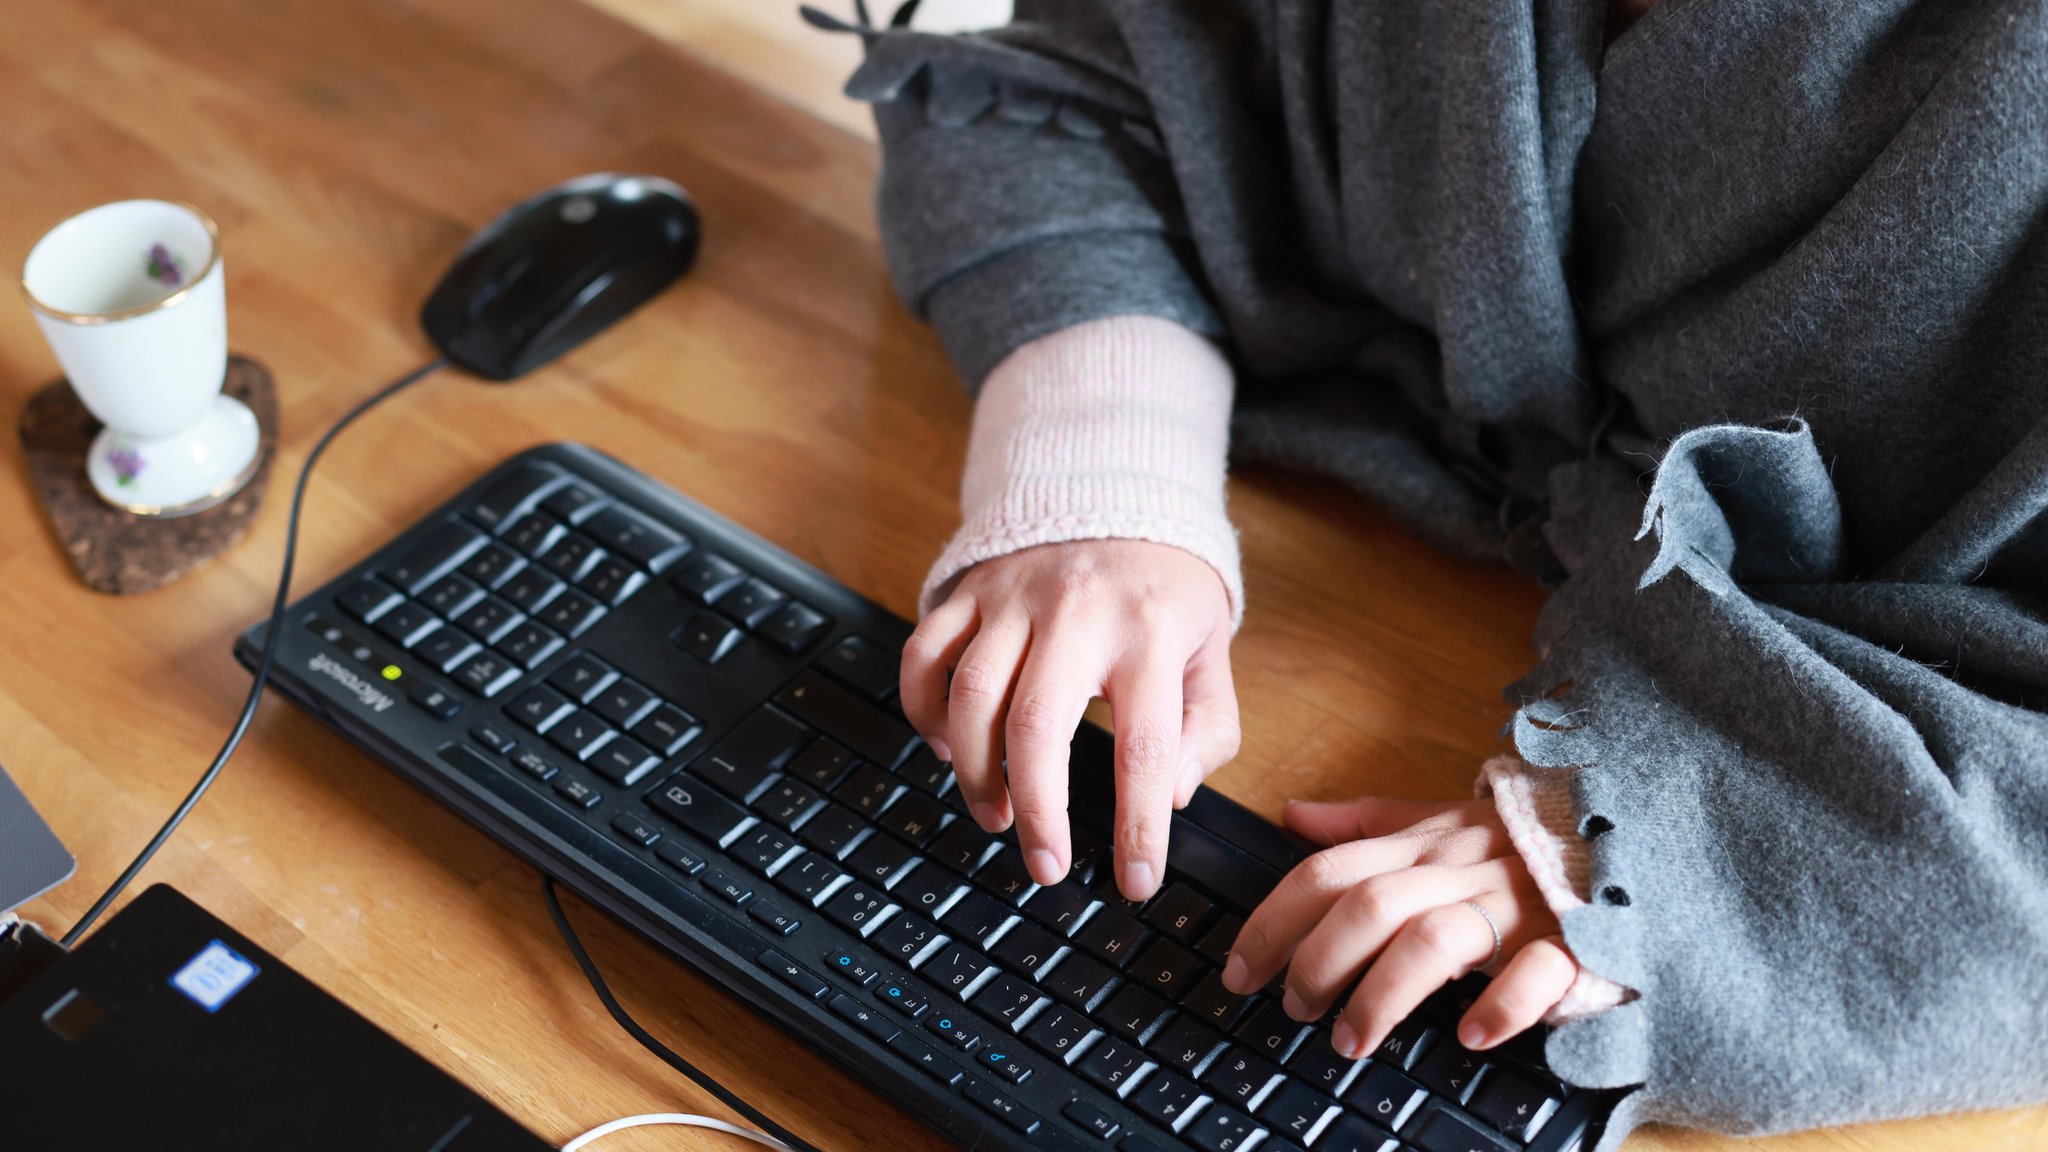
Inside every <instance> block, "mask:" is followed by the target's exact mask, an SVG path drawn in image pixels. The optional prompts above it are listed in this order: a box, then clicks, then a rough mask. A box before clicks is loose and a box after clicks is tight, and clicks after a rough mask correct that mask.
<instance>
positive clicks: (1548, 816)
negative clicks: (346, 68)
mask: <svg viewBox="0 0 2048 1152" xmlns="http://www.w3.org/2000/svg"><path fill="white" fill-rule="evenodd" d="M1475 790H1476V791H1477V792H1478V794H1479V795H1481V796H1485V795H1487V794H1488V793H1491V794H1492V795H1493V803H1494V807H1495V808H1497V809H1499V811H1500V818H1501V822H1502V823H1503V824H1506V825H1507V829H1508V839H1509V840H1510V841H1512V842H1513V843H1514V845H1515V851H1517V852H1519V853H1521V855H1522V860H1523V862H1524V863H1526V864H1527V865H1528V866H1529V875H1530V876H1532V877H1534V878H1535V881H1536V888H1537V890H1538V891H1540V892H1542V893H1543V902H1544V903H1546V904H1548V905H1550V910H1551V911H1552V912H1554V913H1556V914H1557V916H1558V917H1559V918H1560V919H1562V918H1563V917H1564V914H1565V913H1566V912H1569V911H1571V910H1572V909H1574V908H1579V907H1583V906H1584V905H1585V904H1586V903H1588V901H1589V900H1590V899H1591V895H1592V879H1591V872H1592V855H1591V853H1589V852H1588V851H1587V850H1586V843H1585V841H1584V840H1582V839H1581V838H1580V837H1579V834H1578V826H1577V823H1576V821H1575V820H1574V819H1573V813H1572V790H1571V778H1570V774H1569V773H1566V772H1558V771H1552V770H1545V769H1540V768H1535V767H1532V766H1530V765H1528V764H1526V763H1523V762H1522V761H1521V760H1520V759H1518V758H1516V757H1513V756H1496V757H1494V758H1493V759H1491V760H1488V761H1487V762H1486V763H1485V765H1483V766H1482V767H1481V768H1480V770H1479V781H1478V786H1477V788H1476V789H1475ZM1627 999H1629V990H1628V989H1627V988H1624V987H1622V986H1621V985H1619V984H1616V983H1615V982H1614V981H1612V980H1609V979H1607V978H1606V977H1605V976H1595V975H1594V974H1593V973H1591V972H1588V971H1586V970H1585V969H1584V968H1580V969H1579V975H1578V979H1576V980H1573V981H1572V986H1571V987H1570V988H1569V989H1567V990H1566V992H1565V994H1564V999H1562V1000H1559V1001H1558V1002H1557V1006H1556V1007H1554V1008H1552V1009H1551V1010H1550V1013H1549V1015H1547V1016H1545V1017H1544V1018H1543V1019H1544V1021H1545V1022H1546V1023H1549V1024H1562V1023H1564V1022H1565V1021H1567V1020H1580V1019H1583V1018H1585V1017H1587V1016H1593V1015H1597V1014H1599V1013H1601V1012H1605V1011H1606V1010H1608V1009H1609V1008H1612V1007H1614V1006H1615V1005H1617V1004H1620V1003H1622V1002H1623V1001H1624V1000H1627Z"/></svg>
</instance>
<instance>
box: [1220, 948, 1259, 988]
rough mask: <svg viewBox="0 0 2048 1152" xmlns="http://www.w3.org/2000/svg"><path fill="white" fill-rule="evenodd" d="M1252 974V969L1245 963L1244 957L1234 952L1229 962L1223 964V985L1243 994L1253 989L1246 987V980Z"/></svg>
mask: <svg viewBox="0 0 2048 1152" xmlns="http://www.w3.org/2000/svg"><path fill="white" fill-rule="evenodd" d="M1251 974H1252V972H1251V969H1250V968H1249V967H1247V966H1246V965H1245V962H1244V958H1243V957H1241V956H1239V955H1238V954H1237V953H1235V952H1232V953H1231V954H1230V960H1229V962H1227V963H1225V964H1224V965H1223V986H1224V987H1225V988H1228V989H1230V990H1231V991H1232V992H1235V993H1237V994H1238V995H1240V996H1242V995H1244V994H1245V993H1247V992H1249V991H1251V989H1249V988H1247V987H1245V980H1246V978H1247V977H1249V976H1250V975H1251Z"/></svg>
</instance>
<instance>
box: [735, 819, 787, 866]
mask: <svg viewBox="0 0 2048 1152" xmlns="http://www.w3.org/2000/svg"><path fill="white" fill-rule="evenodd" d="M794 847H796V841H794V840H791V839H790V838H789V837H788V836H787V835H785V834H784V833H783V832H782V831H781V830H779V829H776V828H771V827H769V826H768V825H766V824H760V825H756V826H755V827H754V828H752V829H750V830H748V831H746V832H743V833H741V834H740V838H739V839H738V840H735V841H733V843H732V846H731V847H729V848H727V849H726V852H728V853H729V854H731V856H732V858H733V859H735V860H737V861H739V862H740V863H742V864H745V865H746V866H747V867H749V868H752V869H753V870H754V871H756V872H760V873H764V874H765V873H766V872H768V871H769V870H770V869H771V868H774V867H775V862H776V861H778V860H780V859H782V858H783V857H784V856H787V855H789V850H790V849H792V848H794Z"/></svg>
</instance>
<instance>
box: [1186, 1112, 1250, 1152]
mask: <svg viewBox="0 0 2048 1152" xmlns="http://www.w3.org/2000/svg"><path fill="white" fill-rule="evenodd" d="M1261 1131H1262V1129H1261V1128H1260V1127H1259V1126H1258V1125H1257V1124H1256V1123H1254V1122H1253V1121H1252V1118H1251V1117H1249V1116H1247V1115H1245V1114H1244V1113H1242V1112H1239V1111H1236V1110H1235V1109H1231V1108H1225V1107H1223V1106H1222V1105H1220V1104H1219V1105H1217V1106H1216V1107H1214V1108H1211V1109H1209V1110H1208V1111H1206V1112H1203V1113H1202V1114H1201V1115H1200V1116H1197V1117H1195V1122H1194V1123H1193V1124H1190V1125H1188V1130H1187V1131H1186V1132H1184V1133H1182V1135H1183V1136H1184V1137H1186V1139H1187V1142H1188V1143H1190V1144H1193V1145H1194V1146H1195V1147H1197V1148H1200V1149H1201V1150H1202V1152H1238V1150H1239V1149H1241V1148H1244V1147H1245V1146H1246V1145H1248V1144H1250V1143H1251V1142H1252V1137H1253V1136H1255V1135H1257V1134H1258V1133H1259V1132H1261Z"/></svg>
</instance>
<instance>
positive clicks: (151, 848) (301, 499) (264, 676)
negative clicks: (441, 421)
mask: <svg viewBox="0 0 2048 1152" xmlns="http://www.w3.org/2000/svg"><path fill="white" fill-rule="evenodd" d="M447 366H448V358H447V357H445V356H442V357H438V358H436V359H434V360H432V361H429V362H428V363H425V364H422V365H420V366H419V367H418V368H415V369H413V370H412V371H411V372H408V373H406V374H405V375H404V376H402V377H400V378H398V379H397V380H394V381H392V382H391V383H389V384H387V385H385V386H384V387H383V388H381V389H379V390H378V391H377V392H376V393H375V394H373V395H371V396H370V397H369V398H368V399H366V400H364V401H362V402H361V403H359V404H357V405H356V406H355V407H353V408H351V409H349V410H348V411H347V412H346V413H344V414H343V415H342V417H341V419H339V420H336V421H335V422H334V426H333V427H331V428H329V429H328V430H327V431H326V433H325V434H323V435H322V436H321V437H320V439H319V441H318V442H317V443H315V444H314V445H313V450H312V451H311V452H308V453H307V454H306V462H305V463H304V464H302V465H300V467H299V481H298V483H297V485H295V486H294V487H293V489H292V507H291V514H290V516H289V517H288V518H287V519H286V521H285V529H284V562H283V564H281V565H280V566H279V569H278V574H277V595H276V596H275V597H274V598H272V600H271V603H270V625H269V628H268V629H267V630H266V631H265V632H264V634H263V658H262V659H261V660H260V661H258V662H257V665H256V678H255V679H254V680H253V681H252V682H251V683H250V684H249V695H248V698H247V699H245V700H243V701H242V714H241V715H240V716H238V717H236V718H235V726H234V728H233V730H231V731H230V732H229V733H228V738H227V742H226V743H224V744H222V745H221V746H220V751H219V752H218V753H216V754H215V755H214V758H213V763H212V764H210V765H208V766H207V769H206V773H205V775H202V776H201V777H200V778H199V782H198V783H197V784H194V785H193V786H192V791H190V792H188V793H186V794H185V802H184V803H182V804H180V805H178V809H177V811H175V812H173V813H171V818H170V819H168V820H166V821H164V826H163V827H162V828H159V829H157V833H156V835H155V836H152V837H150V840H149V843H148V844H147V845H145V846H144V847H143V849H142V851H141V852H140V853H139V854H137V856H136V857H135V861H134V863H131V864H129V865H128V868H127V870H126V871H124V872H122V873H121V875H120V878H118V879H116V880H115V881H114V883H113V884H112V885H111V886H110V887H108V889H107V890H106V891H105V892H104V893H102V894H101V895H100V898H99V899H98V900H96V901H94V902H93V906H92V907H91V908H88V909H87V910H86V913H85V915H83V916H81V917H79V918H78V923H76V924H73V925H72V926H71V931H69V932H66V933H65V934H64V940H63V945H64V947H66V948H70V947H71V946H72V945H74V944H76V943H78V938H79V937H80V936H83V935H85V931H86V929H88V928H91V927H92V926H93V922H94V921H96V920H98V919H99V918H100V915H101V914H102V913H104V912H105V911H106V910H107V907H108V905H111V904H112V903H113V902H114V900H115V898H116V897H118V896H120V895H121V892H122V891H123V890H124V889H126V888H127V887H128V885H129V883H130V882H131V881H133V880H134V879H135V877H136V875H137V874H138V873H140V872H141V871H142V869H143V868H144V867H146V866H147V865H148V864H149V861H150V857H152V856H155V855H156V851H157V849H159V848H161V847H163V846H164V841H166V840H169V839H170V838H171V833H173V832H176V831H177V830H178V825H180V824H182V823H184V822H185V817H186V816H188V815H190V814H191V812H192V809H193V808H194V807H195V806H197V805H198V803H199V798H200V797H201V796H204V795H206V790H207V789H208V788H210V787H212V786H213V781H214V779H215V778H216V777H218V776H219V775H220V770H221V769H222V768H224V767H226V766H227V762H228V758H229V757H231V756H233V755H234V754H235V749H236V748H238V747H240V746H241V743H242V736H243V734H244V733H246V732H248V730H249V723H250V721H252V720H254V719H255V718H256V706H257V705H258V704H261V703H262V702H263V688H264V686H265V685H266V684H268V683H269V682H270V665H271V662H272V660H273V659H274V658H275V657H276V656H277V638H278V636H279V635H280V634H282V633H283V631H284V610H285V605H286V604H287V603H288V601H289V597H290V593H291V586H292V561H293V560H294V559H295V558H296V557H297V555H298V549H299V511H300V509H301V508H303V507H304V506H305V502H306V481H307V480H308V479H310V478H311V477H312V475H313V465H314V463H315V462H317V461H318V460H319V459H320V454H321V453H323V452H325V451H327V446H328V445H329V444H331V443H333V442H334V438H335V437H336V436H339V435H340V434H341V431H342V429H344V428H347V427H348V426H349V425H350V424H352V423H354V422H355V419H356V417H358V416H361V415H362V414H363V413H365V412H368V411H369V410H370V409H372V408H375V407H376V406H377V405H378V404H380V403H382V402H384V401H385V400H388V399H390V398H391V397H393V396H396V395H397V394H398V393H400V392H403V391H405V390H406V389H407V388H410V387H412V386H413V385H414V384H417V383H419V382H420V381H421V380H424V379H426V378H427V377H428V376H431V375H433V374H434V373H435V372H438V371H440V370H441V369H443V368H446V367H447Z"/></svg>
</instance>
